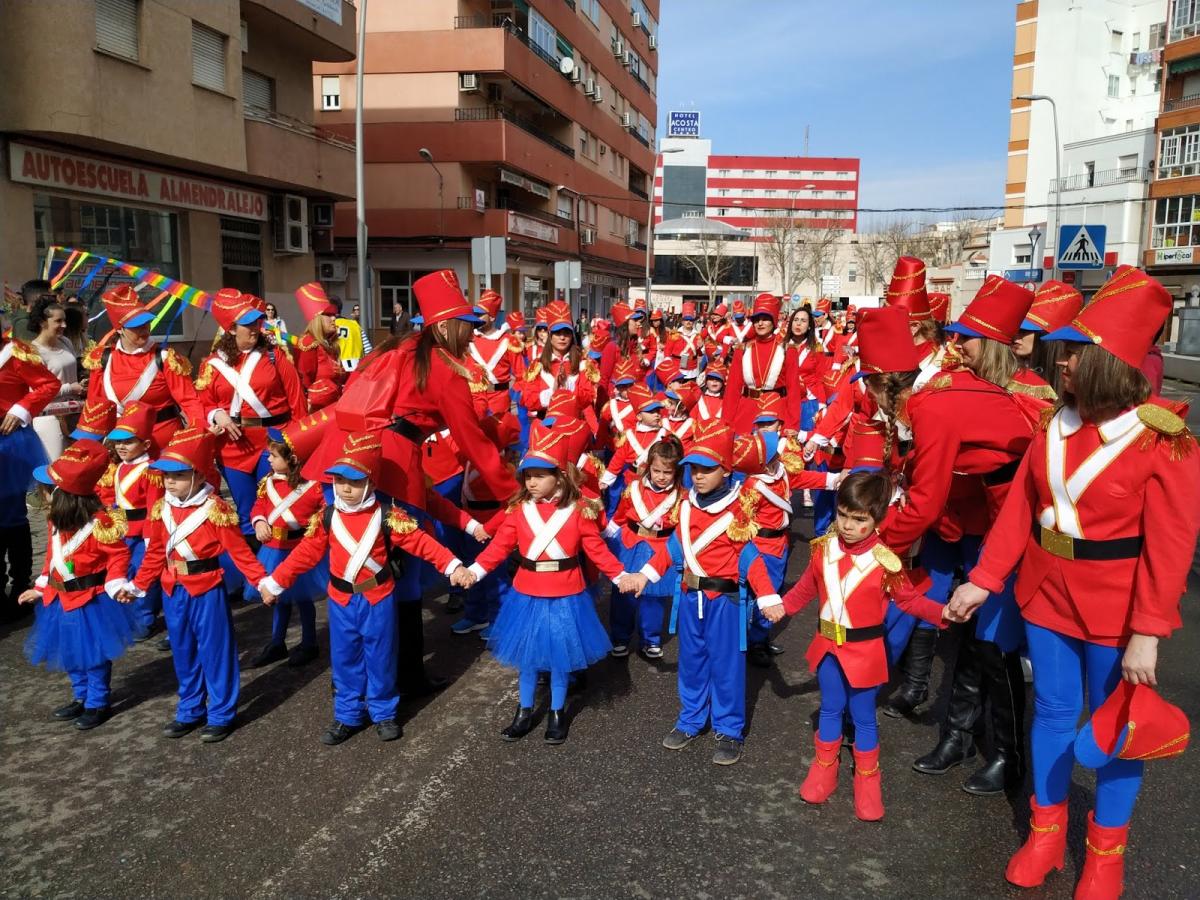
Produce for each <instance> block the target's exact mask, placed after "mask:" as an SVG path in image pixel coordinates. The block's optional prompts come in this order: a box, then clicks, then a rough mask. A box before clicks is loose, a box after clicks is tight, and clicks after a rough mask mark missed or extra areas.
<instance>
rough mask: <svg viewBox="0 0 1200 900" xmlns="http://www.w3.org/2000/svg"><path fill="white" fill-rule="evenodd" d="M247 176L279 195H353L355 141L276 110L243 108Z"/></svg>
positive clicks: (341, 196) (346, 197)
mask: <svg viewBox="0 0 1200 900" xmlns="http://www.w3.org/2000/svg"><path fill="white" fill-rule="evenodd" d="M245 119H246V174H247V175H249V176H250V177H251V178H254V179H255V180H257V181H260V182H265V183H269V184H271V185H273V186H275V187H277V188H279V189H281V190H291V191H298V192H303V193H309V194H317V195H322V196H328V197H335V198H339V199H349V198H350V197H353V196H354V142H353V141H351V140H348V139H346V138H344V137H341V136H339V135H335V134H333V133H332V132H328V131H324V130H323V129H320V128H316V127H314V126H313V125H310V124H309V123H307V122H302V121H300V120H299V119H293V118H291V117H290V116H284V115H282V114H280V113H277V112H274V111H272V110H265V109H257V108H255V107H249V106H248V107H246V108H245Z"/></svg>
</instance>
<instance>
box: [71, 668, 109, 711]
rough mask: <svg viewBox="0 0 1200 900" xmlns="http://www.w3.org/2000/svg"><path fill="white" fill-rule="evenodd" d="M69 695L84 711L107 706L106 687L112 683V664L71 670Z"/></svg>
mask: <svg viewBox="0 0 1200 900" xmlns="http://www.w3.org/2000/svg"><path fill="white" fill-rule="evenodd" d="M67 677H68V678H70V679H71V693H72V694H73V695H74V697H75V699H76V700H78V701H80V702H81V703H83V706H84V708H85V709H103V708H104V707H106V706H108V686H109V683H110V682H111V681H112V663H111V662H106V663H101V664H100V665H98V666H92V667H91V668H90V669H71V670H70V671H68V672H67Z"/></svg>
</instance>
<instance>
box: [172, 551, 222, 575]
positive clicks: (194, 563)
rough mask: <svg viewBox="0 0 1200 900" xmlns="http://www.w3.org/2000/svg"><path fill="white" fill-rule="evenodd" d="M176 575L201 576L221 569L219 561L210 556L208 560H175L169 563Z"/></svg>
mask: <svg viewBox="0 0 1200 900" xmlns="http://www.w3.org/2000/svg"><path fill="white" fill-rule="evenodd" d="M171 568H172V569H174V570H175V574H176V575H202V574H204V573H205V572H215V571H217V570H218V569H220V568H221V560H219V559H218V558H217V557H215V556H212V557H209V558H208V559H177V560H174V561H173V562H172V563H171Z"/></svg>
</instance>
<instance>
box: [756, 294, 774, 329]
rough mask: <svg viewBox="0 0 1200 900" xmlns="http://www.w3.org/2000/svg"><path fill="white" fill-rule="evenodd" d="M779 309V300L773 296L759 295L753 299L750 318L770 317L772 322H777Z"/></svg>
mask: <svg viewBox="0 0 1200 900" xmlns="http://www.w3.org/2000/svg"><path fill="white" fill-rule="evenodd" d="M779 308H780V303H779V298H778V297H776V296H775V295H774V294H759V295H758V296H757V297H755V298H754V308H753V309H751V311H750V318H754V317H755V316H770V317H771V321H772V322H778V321H779Z"/></svg>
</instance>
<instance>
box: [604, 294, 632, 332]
mask: <svg viewBox="0 0 1200 900" xmlns="http://www.w3.org/2000/svg"><path fill="white" fill-rule="evenodd" d="M608 315H609V318H611V319H612V323H613V324H614V325H615V326H617V327H618V328H620V327H621V326H622V325H624V324H625V323H626V322H628V321H629V317H630V316H631V315H633V310H632V309H630V308H629V304H628V303H626V302H625V301H624V300H618V301H617V302H616V303H614V304H613V305H612V306H611V307H610V308H609V310H608Z"/></svg>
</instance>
